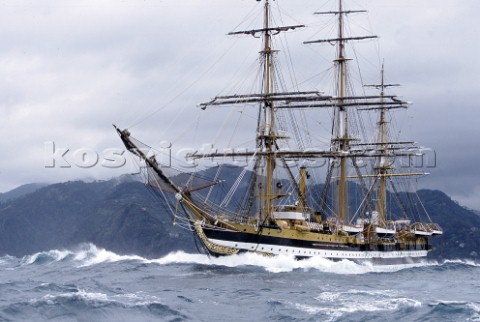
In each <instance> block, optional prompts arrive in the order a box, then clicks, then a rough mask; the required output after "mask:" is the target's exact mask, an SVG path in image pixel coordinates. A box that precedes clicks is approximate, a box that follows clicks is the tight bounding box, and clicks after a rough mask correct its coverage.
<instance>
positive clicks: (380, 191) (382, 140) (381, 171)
mask: <svg viewBox="0 0 480 322" xmlns="http://www.w3.org/2000/svg"><path fill="white" fill-rule="evenodd" d="M366 86H370V87H376V88H378V89H380V97H381V102H382V103H383V102H384V101H385V89H386V88H387V87H393V86H399V85H398V84H385V67H384V64H383V63H382V70H381V73H380V84H379V85H366ZM378 110H379V111H380V113H379V118H378V122H377V125H378V142H377V144H378V146H379V150H380V151H379V152H380V153H379V156H378V157H377V160H376V164H375V166H374V170H375V173H376V175H377V176H378V187H377V210H378V213H379V223H380V224H384V223H385V220H386V217H387V178H388V177H391V174H389V170H391V169H392V168H391V166H390V159H389V153H390V149H389V144H388V141H389V140H388V123H389V122H388V120H387V118H386V116H387V111H388V110H389V108H388V107H386V106H383V105H380V107H379V108H378Z"/></svg>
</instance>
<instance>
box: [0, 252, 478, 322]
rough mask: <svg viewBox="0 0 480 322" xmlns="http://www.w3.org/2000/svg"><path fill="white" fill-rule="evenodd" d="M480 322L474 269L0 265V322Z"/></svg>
mask: <svg viewBox="0 0 480 322" xmlns="http://www.w3.org/2000/svg"><path fill="white" fill-rule="evenodd" d="M394 320H397V321H480V265H479V264H475V263H473V262H469V261H462V260H455V261H445V262H442V263H438V262H434V261H425V262H423V263H419V264H416V265H412V266H384V267H382V266H373V265H371V264H369V263H365V264H362V265H359V264H356V263H353V262H350V261H347V260H345V261H340V262H332V261H329V260H326V259H308V260H302V261H296V260H294V259H293V258H290V257H287V256H285V257H282V256H278V257H263V256H260V255H256V254H242V255H235V256H230V257H221V258H209V257H207V256H206V255H200V254H186V253H183V252H176V253H171V254H169V255H167V256H165V257H162V258H158V259H146V258H142V257H140V256H134V255H132V256H123V255H118V254H115V253H113V252H110V251H108V250H105V249H101V248H98V247H96V246H95V245H91V244H89V245H81V246H78V247H77V248H72V249H69V250H51V251H48V252H41V253H37V254H32V255H29V256H25V257H23V258H17V257H11V256H5V257H0V321H231V322H233V321H249V322H250V321H394Z"/></svg>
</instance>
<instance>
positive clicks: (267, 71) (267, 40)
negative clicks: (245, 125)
mask: <svg viewBox="0 0 480 322" xmlns="http://www.w3.org/2000/svg"><path fill="white" fill-rule="evenodd" d="M269 20H270V2H269V0H265V6H264V26H263V28H264V30H265V31H264V34H263V37H264V47H263V51H262V52H261V54H262V55H263V62H264V66H263V67H264V72H263V83H264V84H263V85H264V87H263V94H265V97H266V99H265V102H264V111H265V115H264V117H265V124H264V131H265V133H264V135H263V138H262V137H261V138H260V139H263V143H264V147H265V150H266V151H267V152H272V151H273V150H274V149H275V145H276V144H275V143H276V138H275V111H274V107H273V102H272V101H271V100H269V99H268V98H267V97H269V95H270V93H272V92H273V77H272V76H273V75H272V49H271V36H270V31H269ZM265 163H266V171H267V176H266V182H265V187H264V191H263V196H262V195H260V199H261V200H262V199H263V200H264V203H263V209H262V211H261V213H262V215H263V218H262V219H263V221H264V222H268V220H269V219H270V217H271V214H272V210H273V209H272V201H273V198H274V196H273V195H272V190H273V189H272V185H273V171H274V169H275V158H274V156H273V154H272V153H268V155H267V156H266V157H265Z"/></svg>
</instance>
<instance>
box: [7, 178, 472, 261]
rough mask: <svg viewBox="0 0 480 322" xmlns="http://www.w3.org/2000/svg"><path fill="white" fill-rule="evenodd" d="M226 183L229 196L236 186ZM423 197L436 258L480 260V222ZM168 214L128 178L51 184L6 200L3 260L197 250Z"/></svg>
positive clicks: (429, 195)
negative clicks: (59, 253) (81, 247)
mask: <svg viewBox="0 0 480 322" xmlns="http://www.w3.org/2000/svg"><path fill="white" fill-rule="evenodd" d="M232 171H236V170H235V169H233V170H232ZM228 177H230V176H228ZM231 178H234V176H231ZM225 184H226V187H225V189H226V190H227V191H228V189H229V186H231V185H232V184H234V182H229V181H228V179H227V181H226V182H225ZM32 187H34V186H32ZM3 195H5V194H3ZM7 195H10V193H7ZM418 195H419V196H420V198H421V199H422V200H423V201H424V204H425V207H426V209H427V211H428V213H429V214H430V216H431V217H432V220H433V221H434V222H437V223H439V224H440V225H441V226H442V228H443V230H444V235H443V236H441V237H436V238H433V239H432V245H433V247H434V252H432V253H431V254H430V255H429V258H432V259H433V258H434V259H445V258H469V259H474V260H477V259H479V257H478V256H479V254H480V246H478V245H480V229H479V227H480V216H478V215H477V214H475V213H473V212H472V211H470V210H468V209H465V208H463V207H461V206H460V205H459V204H458V203H456V202H455V201H453V200H452V199H451V198H450V197H448V196H447V195H446V194H444V193H443V192H440V191H435V190H420V191H418ZM10 196H11V195H10ZM171 202H173V209H174V207H175V201H174V200H173V198H172V200H171ZM166 208H167V203H166V202H165V200H164V199H163V197H162V196H161V193H160V192H155V191H153V190H152V189H151V188H148V187H146V186H145V185H144V184H143V183H141V182H138V181H136V180H132V179H131V178H127V177H124V178H117V179H112V180H110V181H97V182H90V183H85V182H81V181H75V182H66V183H58V184H53V185H49V186H44V187H42V188H38V189H35V190H33V192H30V193H24V194H20V195H19V196H18V197H16V198H9V199H7V200H6V201H2V202H1V204H0V254H10V255H14V256H23V255H25V254H32V253H35V252H39V251H43V250H49V249H58V248H67V247H73V246H76V245H78V244H81V243H89V242H90V243H94V244H95V245H97V246H99V247H103V248H107V249H109V250H112V251H114V252H117V253H121V254H138V255H140V256H144V257H150V258H154V257H159V256H162V255H165V254H167V253H169V252H171V251H174V250H184V251H188V252H196V251H197V250H196V247H195V242H194V239H193V237H192V234H191V232H190V231H188V230H187V229H185V228H182V227H181V225H179V224H178V225H176V226H174V225H173V218H172V214H171V212H169V211H167V210H165V209H166Z"/></svg>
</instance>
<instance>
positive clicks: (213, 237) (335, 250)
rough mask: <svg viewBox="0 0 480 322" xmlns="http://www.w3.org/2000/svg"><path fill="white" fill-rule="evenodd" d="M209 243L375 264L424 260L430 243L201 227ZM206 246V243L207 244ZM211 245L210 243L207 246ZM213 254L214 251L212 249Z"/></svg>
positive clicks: (241, 249)
mask: <svg viewBox="0 0 480 322" xmlns="http://www.w3.org/2000/svg"><path fill="white" fill-rule="evenodd" d="M202 232H203V234H204V236H205V237H206V238H207V239H208V242H209V243H213V244H217V245H222V246H223V247H229V248H231V249H236V250H237V252H247V251H248V252H258V253H263V254H269V255H279V254H286V255H293V256H294V257H295V258H298V259H305V258H310V257H316V256H319V257H324V258H328V259H332V260H342V259H351V260H354V261H356V262H362V261H365V260H369V261H371V262H373V263H375V264H379V265H382V264H405V263H407V264H408V263H415V262H419V261H421V260H422V259H425V257H426V255H427V253H428V251H429V250H430V246H429V245H428V244H426V243H419V244H416V243H412V244H408V245H407V244H400V243H395V244H388V245H384V244H381V243H380V244H374V245H373V244H361V245H359V244H349V243H341V244H339V243H328V242H318V241H311V240H303V239H294V238H283V237H282V238H280V237H272V236H268V235H264V234H261V233H256V234H252V233H245V232H239V231H233V230H225V229H218V228H217V227H210V226H206V227H202ZM206 246H207V245H206ZM207 248H208V246H207ZM209 251H210V252H211V253H213V254H214V255H216V254H215V251H212V249H209Z"/></svg>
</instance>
